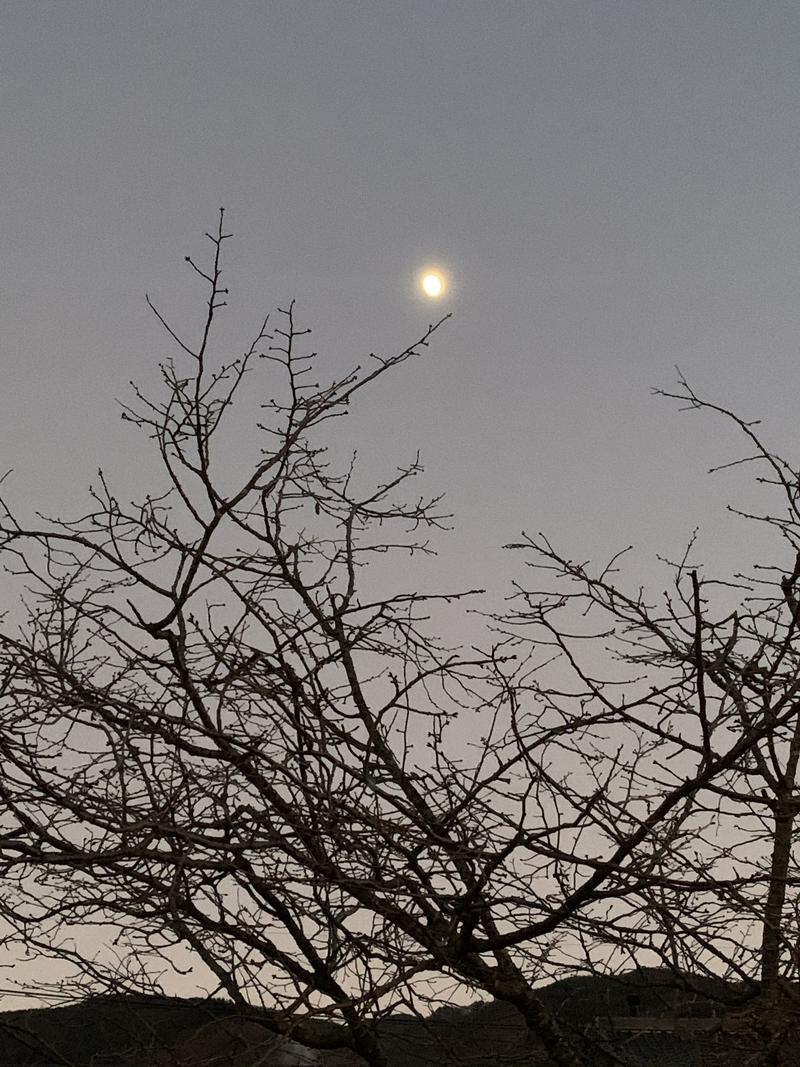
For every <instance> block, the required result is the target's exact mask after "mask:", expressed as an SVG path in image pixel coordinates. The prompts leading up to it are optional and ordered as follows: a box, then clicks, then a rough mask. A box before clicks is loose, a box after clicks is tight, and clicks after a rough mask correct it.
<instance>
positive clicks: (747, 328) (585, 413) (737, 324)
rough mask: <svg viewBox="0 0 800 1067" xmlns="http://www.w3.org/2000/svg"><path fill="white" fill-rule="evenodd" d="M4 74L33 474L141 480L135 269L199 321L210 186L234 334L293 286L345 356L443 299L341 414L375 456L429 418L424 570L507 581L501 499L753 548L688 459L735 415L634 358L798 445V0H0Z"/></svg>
mask: <svg viewBox="0 0 800 1067" xmlns="http://www.w3.org/2000/svg"><path fill="white" fill-rule="evenodd" d="M0 89H1V90H2V99H1V100H0V144H2V157H0V159H1V163H0V166H1V167H2V171H1V173H0V198H1V200H2V230H1V233H2V246H1V247H2V258H3V270H2V282H1V283H0V316H1V317H2V328H1V329H0V359H2V368H3V377H2V391H0V464H1V465H2V467H3V468H4V469H5V468H8V467H13V468H14V469H15V472H16V473H15V476H14V478H13V480H12V481H11V482H10V483H9V485H10V489H11V496H12V499H14V500H16V501H17V502H18V503H20V504H23V505H26V506H27V505H30V506H36V507H40V508H42V509H44V510H47V509H48V508H50V509H52V510H55V509H57V508H59V507H63V506H65V505H69V504H70V503H72V502H75V501H76V492H77V491H78V490H81V489H82V488H83V487H84V486H85V484H86V483H87V482H88V481H89V480H90V479H91V478H92V476H93V473H94V470H95V469H96V467H97V466H98V465H99V464H101V463H102V464H103V466H104V467H106V468H107V469H108V470H109V472H110V474H111V476H112V478H113V479H114V481H115V482H116V483H117V484H118V485H120V486H121V485H124V483H125V481H126V479H128V478H130V479H131V480H132V481H135V479H136V471H137V469H138V462H136V461H135V460H134V458H133V457H134V455H135V452H134V451H133V447H134V442H135V438H134V436H133V434H132V431H130V430H129V429H127V428H126V427H125V425H124V424H123V423H121V422H120V421H119V413H118V410H117V409H116V408H115V406H114V402H113V401H114V397H125V396H126V395H127V393H126V390H127V382H128V380H129V379H131V378H135V379H137V380H145V381H146V380H152V369H153V367H154V365H155V363H156V361H157V360H158V359H159V358H163V356H164V355H165V354H167V352H168V346H167V345H166V343H165V342H164V341H163V339H162V337H161V335H160V334H159V333H158V331H157V329H156V327H155V325H154V323H153V321H152V316H151V315H150V313H149V312H148V310H147V308H146V305H145V302H144V292H145V290H147V291H149V292H150V293H151V294H152V295H153V297H154V298H155V299H156V300H158V301H159V302H160V303H161V304H162V306H163V307H164V309H165V310H166V311H169V309H170V308H174V309H175V310H176V312H177V315H178V321H179V322H180V323H191V322H193V321H194V322H197V321H198V320H197V318H195V319H192V317H191V314H190V312H191V309H192V308H193V307H196V309H197V314H198V315H199V312H200V301H201V298H202V293H201V291H200V290H199V289H197V288H196V287H195V286H194V285H193V283H192V281H191V278H190V277H189V276H188V273H187V272H186V270H185V268H184V265H183V263H182V259H183V256H184V254H186V253H187V252H191V253H192V254H200V253H201V252H202V238H201V234H202V232H203V231H204V230H205V229H207V228H209V227H211V226H212V225H213V224H214V219H215V214H216V211H217V208H218V207H219V205H221V204H224V205H226V207H227V208H228V210H229V220H230V228H231V229H232V230H233V232H234V233H235V234H236V240H235V242H231V243H230V245H229V252H228V263H229V268H230V269H229V273H228V282H229V284H230V285H231V286H232V288H233V296H232V302H231V303H232V306H231V310H230V312H229V313H228V316H227V318H226V321H225V329H224V340H225V342H226V344H229V345H230V346H231V350H232V351H233V352H234V353H238V352H239V351H240V350H242V349H243V348H244V347H246V345H247V343H248V341H249V335H250V333H251V331H252V329H253V327H254V326H255V325H256V320H257V318H258V315H259V312H260V311H261V310H262V309H264V310H266V309H268V308H269V307H271V306H273V305H275V304H280V303H282V302H285V301H286V300H288V299H289V298H291V297H295V298H296V299H297V301H298V306H299V309H300V314H301V316H302V318H303V319H304V320H305V321H306V322H307V323H308V324H309V325H311V326H313V327H314V329H315V335H316V337H315V340H316V345H317V346H318V347H319V348H320V350H321V351H322V353H323V354H324V356H325V360H326V362H325V364H324V366H325V367H326V368H329V371H330V374H333V373H334V372H336V371H338V370H340V369H342V368H343V367H344V366H346V365H347V364H349V363H351V362H355V361H357V360H359V359H361V358H363V356H364V355H365V354H366V353H367V352H369V351H370V350H372V349H375V350H378V351H384V352H388V351H391V350H393V349H394V348H395V347H398V346H402V345H404V344H405V343H407V342H409V341H410V340H412V339H414V337H415V336H416V335H417V334H419V333H420V332H421V330H422V328H424V325H425V324H426V323H427V322H428V321H429V320H430V319H431V318H432V317H433V316H434V315H438V309H439V308H441V309H443V310H452V311H453V312H454V318H453V321H452V323H450V324H449V325H448V326H447V328H446V330H445V331H444V333H443V334H442V336H441V338H440V340H439V341H438V342H437V343H436V345H435V346H434V347H433V349H432V351H431V352H430V354H429V355H428V356H426V358H425V360H424V361H421V362H419V363H417V364H416V365H415V366H414V367H409V368H407V369H406V370H405V372H404V373H403V374H402V375H400V376H398V377H397V379H396V380H395V381H394V382H393V383H391V384H390V385H389V387H388V388H384V389H383V390H382V391H381V392H380V393H378V394H376V395H375V397H374V398H373V399H372V401H371V403H370V404H368V405H367V406H366V407H365V408H364V410H363V413H362V416H361V418H362V420H363V421H362V423H361V432H362V433H363V439H364V441H371V452H370V456H369V462H370V463H372V462H377V460H382V461H385V462H386V464H389V465H391V464H394V463H395V462H398V463H399V462H404V461H406V460H407V459H408V458H409V457H410V456H411V455H413V452H414V450H415V449H416V447H420V448H421V449H422V452H423V457H424V458H425V460H426V461H427V466H428V470H429V472H430V476H429V482H428V484H429V486H430V488H431V489H432V490H436V489H447V490H448V492H449V497H448V499H449V501H450V504H451V506H452V508H453V509H454V510H455V512H456V516H457V522H458V532H457V533H456V534H454V535H453V536H452V537H451V542H450V545H449V546H448V547H447V549H446V552H445V554H444V555H443V557H442V560H441V564H440V566H441V570H442V576H443V581H444V582H447V583H448V584H452V583H453V582H456V583H459V584H460V583H461V582H462V581H465V580H466V581H467V582H470V583H472V582H473V581H474V578H473V572H474V575H475V577H476V578H477V577H480V576H481V575H486V573H487V572H488V574H489V576H490V577H492V576H494V577H495V578H497V580H498V581H499V580H500V577H501V575H502V573H503V571H504V570H506V571H507V572H508V573H510V571H511V568H510V566H506V564H507V563H510V562H512V561H508V560H505V559H504V558H503V557H502V556H501V554H500V552H499V551H497V549H498V547H499V546H500V545H501V544H502V543H503V542H504V541H507V540H509V539H512V538H514V537H516V536H517V534H518V533H519V531H520V529H521V528H522V527H525V528H528V529H530V530H534V531H535V530H539V529H544V530H546V531H548V532H550V533H551V534H552V535H553V536H554V538H555V539H556V540H558V541H561V542H563V543H564V544H565V545H566V546H568V551H570V552H572V553H573V554H580V555H582V556H586V557H588V556H594V555H601V554H602V553H604V552H605V551H607V550H608V549H610V548H612V547H621V546H622V545H624V544H626V543H628V542H629V541H632V540H633V541H636V542H637V543H638V544H640V545H641V546H642V549H643V551H644V552H645V553H647V552H650V551H651V550H652V549H654V548H660V549H662V550H663V551H665V552H668V553H676V552H677V551H678V550H679V549H680V546H681V545H682V543H683V542H684V540H685V539H686V537H687V536H688V534H689V533H690V531H691V530H692V528H693V527H694V526H695V525H696V524H697V523H698V522H699V523H702V524H703V526H704V528H706V529H708V530H710V531H711V533H712V536H711V538H710V540H709V542H708V549H709V555H711V556H713V555H717V554H720V555H724V554H725V553H727V552H734V551H735V550H737V549H738V548H741V544H742V542H741V530H740V529H739V528H736V529H735V530H732V529H731V528H730V526H729V525H726V524H725V522H723V521H722V520H721V518H720V515H721V513H720V511H719V503H720V501H724V500H725V499H727V498H728V497H730V496H732V495H733V491H734V487H735V480H733V479H730V478H729V479H728V480H727V481H723V482H720V483H718V484H716V483H713V482H709V481H708V480H707V479H705V478H704V474H703V472H704V470H705V468H706V467H708V466H709V465H710V464H711V463H712V462H718V461H721V460H724V459H726V458H732V457H733V455H734V454H735V453H736V452H737V450H736V449H735V448H734V447H733V444H732V441H733V439H732V437H731V435H730V434H727V433H725V432H723V428H722V427H721V426H719V425H713V424H711V423H708V422H701V421H699V420H698V419H696V418H691V417H688V416H679V415H678V414H677V412H676V411H675V409H674V408H672V407H670V406H669V405H668V404H665V403H664V402H663V401H657V400H654V399H653V398H652V397H651V396H650V394H649V388H650V387H651V386H653V385H669V384H671V383H672V382H673V381H674V376H675V375H674V370H673V365H674V364H675V363H678V364H680V366H681V368H682V369H683V370H684V372H685V373H686V374H687V375H688V376H689V378H690V379H691V380H692V381H693V382H694V383H695V384H696V385H697V387H698V388H701V389H703V390H706V391H708V392H710V393H712V394H713V395H714V396H715V397H717V398H718V399H719V400H721V401H723V402H726V403H730V404H733V405H735V406H736V407H738V408H739V409H740V410H741V411H742V413H743V414H745V415H748V416H764V417H765V419H767V426H768V428H770V429H771V431H772V432H773V433H774V436H775V439H776V440H777V441H779V442H780V443H782V444H785V445H787V446H790V447H791V446H793V445H794V444H795V440H796V436H795V431H796V426H797V414H796V413H797V407H798V395H799V389H800V359H798V353H799V352H800V301H798V286H799V285H800V271H799V270H798V267H799V266H800V262H799V261H800V212H798V210H797V199H798V192H797V190H798V181H799V177H798V176H799V175H800V6H798V4H797V3H796V2H795V0H792V2H785V3H784V2H775V0H760V2H759V3H753V2H752V0H703V2H702V3H698V2H697V0H678V2H675V0H659V2H658V3H654V2H652V0H603V2H600V0H597V2H587V0H554V2H544V0H527V2H525V3H504V2H500V0H492V2H488V0H486V2H481V3H478V2H468V0H462V2H441V0H440V2H433V0H428V2H425V3H422V2H412V0H391V2H390V0H367V2H363V3H360V2H344V0H343V2H338V0H320V2H308V0H296V2H293V3H289V2H284V3H270V2H266V0H259V2H243V0H191V2H176V0H157V2H156V0H153V2H142V0H125V2H124V3H123V2H112V0H98V2H93V0H49V2H48V0H6V2H5V3H4V4H3V5H2V13H1V14H0ZM429 261H438V262H441V263H442V264H444V265H446V266H447V268H448V269H449V271H450V272H451V274H452V279H453V283H454V284H453V288H452V289H451V291H450V293H449V295H448V297H447V298H445V300H444V301H442V302H441V303H440V304H438V305H437V306H436V308H433V307H432V306H430V305H426V304H425V303H424V302H423V301H422V300H420V299H419V297H418V296H417V295H416V294H415V291H414V286H413V282H414V276H415V272H416V271H417V270H418V269H419V268H420V267H421V266H423V265H424V264H426V263H427V262H429ZM192 298H196V301H197V303H196V304H193V303H192ZM221 354H227V352H226V351H225V350H222V351H221ZM323 376H328V372H327V371H326V372H325V373H324V374H323ZM376 469H377V468H376ZM121 495H123V496H124V495H125V493H124V491H123V492H121ZM74 506H75V510H77V504H75V505H74ZM465 576H466V578H465Z"/></svg>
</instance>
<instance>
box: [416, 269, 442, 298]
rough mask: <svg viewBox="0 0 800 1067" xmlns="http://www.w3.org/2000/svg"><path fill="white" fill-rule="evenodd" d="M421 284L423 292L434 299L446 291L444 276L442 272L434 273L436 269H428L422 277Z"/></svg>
mask: <svg viewBox="0 0 800 1067" xmlns="http://www.w3.org/2000/svg"><path fill="white" fill-rule="evenodd" d="M420 285H421V286H422V291H423V293H424V294H425V295H426V296H429V297H430V298H431V299H432V300H435V299H436V297H437V296H441V295H442V293H443V292H444V278H443V277H442V276H441V274H436V273H434V271H426V272H425V273H424V274H423V275H422V278H421V279H420Z"/></svg>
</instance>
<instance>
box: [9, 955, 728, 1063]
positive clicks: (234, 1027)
mask: <svg viewBox="0 0 800 1067" xmlns="http://www.w3.org/2000/svg"><path fill="white" fill-rule="evenodd" d="M540 992H541V996H542V998H543V999H544V1000H545V1002H546V1003H547V1004H548V1006H549V1007H550V1008H551V1010H552V1011H553V1012H554V1013H555V1014H556V1015H557V1016H558V1017H559V1019H560V1020H561V1021H562V1024H563V1025H564V1026H565V1028H567V1029H568V1030H571V1031H573V1032H574V1033H575V1034H576V1035H577V1034H579V1033H580V1032H581V1031H585V1030H586V1029H587V1028H589V1030H590V1031H591V1032H592V1033H593V1034H594V1039H597V1037H598V1035H599V1034H600V1033H601V1032H602V1033H606V1032H607V1031H606V1030H603V1029H602V1027H603V1025H604V1024H605V1022H606V1021H610V1020H612V1019H614V1018H617V1017H621V1016H625V1017H630V1016H636V1015H641V1016H668V1017H672V1016H676V1015H677V1016H680V1017H684V1018H703V1017H711V1016H713V1015H715V1014H717V1013H718V1012H719V1011H720V1005H721V1004H722V1005H728V1006H732V1005H735V1004H737V1003H740V1002H741V1000H742V992H741V990H740V989H738V988H737V987H735V986H730V985H726V984H725V983H724V982H721V981H713V980H709V979H691V978H689V977H687V976H675V975H673V974H671V973H670V972H667V971H661V970H641V971H635V972H630V973H628V974H626V975H624V976H621V977H618V978H606V977H574V978H568V979H565V980H563V981H559V982H555V983H553V984H552V985H550V986H547V987H544V988H543V989H542V990H541V991H540ZM723 1010H724V1008H723ZM598 1025H600V1027H601V1029H600V1030H598V1029H597V1026H598ZM379 1031H380V1034H381V1037H382V1039H383V1043H384V1046H385V1048H386V1050H387V1055H388V1057H389V1060H390V1063H391V1064H392V1067H433V1065H436V1067H439V1065H440V1064H444V1063H451V1064H455V1063H458V1062H459V1061H463V1062H464V1063H468V1064H470V1067H489V1065H492V1067H494V1065H495V1064H497V1063H503V1064H506V1063H507V1064H513V1063H514V1062H517V1063H520V1064H521V1063H522V1062H523V1061H524V1062H525V1063H526V1064H535V1063H536V1062H537V1061H538V1062H542V1061H541V1057H540V1054H539V1051H538V1048H537V1044H536V1042H535V1040H534V1039H532V1038H531V1036H530V1035H529V1034H528V1033H527V1031H526V1029H525V1027H524V1025H523V1023H522V1019H521V1018H520V1017H519V1015H518V1014H517V1013H516V1011H514V1009H513V1008H510V1007H509V1006H508V1005H505V1004H502V1003H497V1002H489V1003H480V1004H477V1005H474V1006H473V1007H471V1008H458V1007H443V1008H441V1009H439V1010H438V1011H437V1012H435V1013H434V1014H433V1015H432V1016H431V1017H430V1018H428V1019H420V1018H417V1017H413V1016H395V1017H392V1018H388V1019H385V1020H383V1021H382V1022H381V1023H380V1024H379ZM0 1034H1V1035H2V1040H0V1067H56V1065H57V1067H198V1065H200V1064H202V1065H203V1067H214V1065H222V1064H227V1065H230V1067H251V1065H252V1067H255V1065H256V1064H260V1065H261V1067H295V1065H297V1067H299V1065H302V1064H311V1063H316V1064H319V1065H322V1064H324V1065H325V1067H337V1065H339V1067H345V1065H348V1064H351V1063H353V1062H355V1061H354V1059H353V1058H352V1057H351V1056H350V1055H349V1054H347V1053H327V1052H326V1053H324V1054H320V1055H319V1056H314V1054H313V1053H310V1052H309V1051H308V1050H306V1049H302V1048H300V1047H299V1046H297V1045H293V1044H292V1043H291V1042H286V1041H283V1040H280V1039H276V1038H274V1037H273V1036H271V1035H270V1034H269V1033H268V1032H267V1031H265V1029H264V1028H263V1027H262V1026H260V1025H259V1024H258V1022H257V1013H256V1012H253V1014H252V1016H251V1017H250V1018H248V1019H242V1018H241V1017H240V1016H239V1014H238V1012H237V1011H236V1009H235V1008H234V1007H233V1005H232V1004H230V1003H229V1002H226V1001H221V1000H210V1001H202V1000H182V999H179V998H156V997H152V998H150V997H92V998H90V999H88V1000H85V1001H83V1002H82V1003H80V1004H75V1005H71V1006H64V1007H54V1008H42V1009H35V1010H25V1011H12V1012H4V1013H0ZM643 1040H644V1039H642V1038H636V1037H634V1038H631V1037H628V1038H626V1039H625V1045H626V1047H627V1049H628V1051H629V1053H630V1055H628V1056H624V1057H622V1058H623V1061H624V1062H629V1063H631V1064H634V1065H641V1064H642V1063H644V1062H646V1063H647V1064H648V1065H650V1064H653V1065H657V1064H659V1063H661V1062H662V1061H661V1060H660V1059H659V1054H658V1052H657V1051H656V1053H654V1052H653V1050H652V1049H650V1051H649V1052H647V1054H646V1056H644V1058H643V1057H642V1056H640V1055H639V1054H638V1053H637V1051H636V1049H637V1047H638V1046H642V1047H643V1048H644V1047H645V1046H647V1047H648V1048H649V1047H650V1046H649V1045H647V1041H644V1043H643ZM637 1042H638V1046H637ZM676 1042H677V1044H676ZM681 1042H682V1043H681ZM650 1044H651V1045H652V1044H653V1042H652V1041H651V1042H650ZM671 1044H672V1046H675V1048H673V1052H672V1053H671V1054H670V1055H671V1056H672V1058H671V1059H668V1060H664V1061H663V1062H664V1065H665V1067H667V1065H668V1064H669V1065H670V1067H674V1065H677V1067H683V1065H691V1064H693V1063H695V1062H697V1056H696V1055H695V1053H694V1052H693V1051H692V1049H693V1047H694V1046H692V1048H690V1047H689V1044H687V1042H686V1041H685V1040H684V1039H674V1040H672V1042H671ZM678 1046H680V1047H678ZM669 1047H670V1039H668V1038H666V1037H663V1036H662V1037H661V1038H660V1039H659V1041H658V1042H657V1048H658V1049H661V1051H662V1052H664V1051H665V1050H667V1049H668V1048H669ZM676 1048H677V1052H676V1051H675V1049H676ZM676 1057H677V1058H676ZM597 1062H598V1063H600V1062H601V1058H600V1057H598V1059H597Z"/></svg>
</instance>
